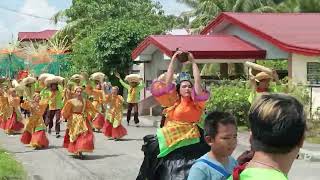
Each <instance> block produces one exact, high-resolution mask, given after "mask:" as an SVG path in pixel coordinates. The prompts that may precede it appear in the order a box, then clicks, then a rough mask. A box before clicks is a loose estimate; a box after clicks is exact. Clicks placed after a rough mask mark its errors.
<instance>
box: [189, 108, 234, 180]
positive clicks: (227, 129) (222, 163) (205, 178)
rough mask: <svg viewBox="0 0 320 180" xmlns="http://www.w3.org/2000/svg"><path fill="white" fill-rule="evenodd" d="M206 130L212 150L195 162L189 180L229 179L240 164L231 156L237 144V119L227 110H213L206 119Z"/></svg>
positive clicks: (206, 137)
mask: <svg viewBox="0 0 320 180" xmlns="http://www.w3.org/2000/svg"><path fill="white" fill-rule="evenodd" d="M204 130H205V140H206V142H207V143H208V145H209V146H210V147H211V151H209V152H208V153H207V154H205V155H203V156H202V157H201V158H199V159H198V160H197V161H196V162H195V164H194V165H193V166H192V168H191V169H190V173H189V177H188V180H221V179H227V178H228V177H229V176H230V175H231V174H232V171H233V169H234V167H235V166H237V164H238V163H237V161H236V160H235V159H234V158H233V157H232V156H231V154H232V153H233V151H234V150H235V148H236V146H237V124H236V119H235V117H234V116H233V115H231V114H230V113H227V112H211V113H209V114H208V115H207V117H206V119H205V125H204Z"/></svg>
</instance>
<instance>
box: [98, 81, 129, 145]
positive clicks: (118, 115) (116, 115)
mask: <svg viewBox="0 0 320 180" xmlns="http://www.w3.org/2000/svg"><path fill="white" fill-rule="evenodd" d="M118 92H119V88H118V87H117V86H113V87H112V90H111V94H108V95H106V104H107V105H108V107H109V108H108V111H107V113H106V122H105V124H104V126H103V129H102V132H103V134H104V135H105V136H107V137H111V138H113V139H114V140H119V139H120V138H122V137H123V136H125V135H127V130H126V129H125V128H124V127H123V126H122V124H121V121H122V114H123V101H124V100H123V97H122V96H121V95H118Z"/></svg>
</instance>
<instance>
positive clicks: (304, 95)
mask: <svg viewBox="0 0 320 180" xmlns="http://www.w3.org/2000/svg"><path fill="white" fill-rule="evenodd" d="M277 90H278V92H279V93H280V92H283V93H287V94H289V95H292V96H294V97H296V98H297V99H298V100H299V101H300V102H301V103H302V104H303V105H304V106H305V110H306V113H307V115H308V113H309V112H308V111H309V108H310V104H309V102H310V95H309V90H308V88H307V87H306V86H304V85H296V84H294V83H292V82H291V81H290V80H289V81H288V80H287V79H285V80H283V81H281V85H277ZM250 91H251V89H250V88H249V86H248V85H247V81H241V80H224V81H220V82H219V83H215V84H212V85H211V97H210V99H209V101H208V102H207V105H206V108H207V111H226V112H230V113H232V114H233V115H234V116H236V118H237V120H238V125H240V126H243V125H244V126H247V127H249V123H248V111H249V109H250V103H249V101H248V97H249V94H250Z"/></svg>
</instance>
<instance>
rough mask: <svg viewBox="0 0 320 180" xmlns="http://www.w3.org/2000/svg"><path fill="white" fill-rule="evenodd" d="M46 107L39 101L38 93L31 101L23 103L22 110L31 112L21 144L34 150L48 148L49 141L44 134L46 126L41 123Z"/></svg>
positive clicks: (45, 103) (43, 102)
mask: <svg viewBox="0 0 320 180" xmlns="http://www.w3.org/2000/svg"><path fill="white" fill-rule="evenodd" d="M47 105H48V104H47V102H46V101H41V96H40V94H39V93H36V94H35V95H34V97H33V101H25V102H24V103H22V104H21V107H22V108H24V109H26V110H28V111H30V112H31V116H30V117H29V118H28V119H27V123H26V126H25V129H24V133H23V134H22V136H21V139H20V141H21V142H22V143H23V144H30V145H31V146H32V147H33V148H35V149H42V148H47V147H48V145H49V140H48V138H47V136H46V133H45V129H46V125H45V123H44V121H43V114H44V112H45V110H46V108H47Z"/></svg>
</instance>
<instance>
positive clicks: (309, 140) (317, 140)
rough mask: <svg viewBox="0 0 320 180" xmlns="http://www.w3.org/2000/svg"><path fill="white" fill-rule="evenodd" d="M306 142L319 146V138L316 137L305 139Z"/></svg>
mask: <svg viewBox="0 0 320 180" xmlns="http://www.w3.org/2000/svg"><path fill="white" fill-rule="evenodd" d="M306 140H307V142H309V143H313V144H320V137H318V136H313V137H307V138H306Z"/></svg>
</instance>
